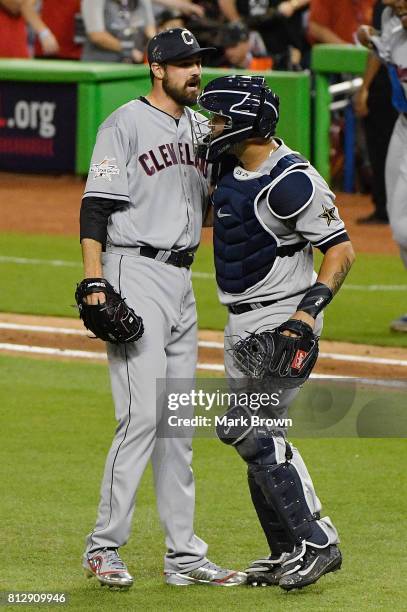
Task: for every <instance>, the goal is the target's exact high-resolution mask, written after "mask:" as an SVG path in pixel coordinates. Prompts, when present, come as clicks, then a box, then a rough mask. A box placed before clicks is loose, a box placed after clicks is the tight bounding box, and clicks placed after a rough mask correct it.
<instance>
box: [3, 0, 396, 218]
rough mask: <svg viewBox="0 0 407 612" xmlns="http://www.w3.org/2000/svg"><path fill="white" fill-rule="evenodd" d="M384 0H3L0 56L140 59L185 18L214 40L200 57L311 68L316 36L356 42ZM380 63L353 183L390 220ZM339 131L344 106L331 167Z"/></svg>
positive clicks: (364, 95) (364, 111)
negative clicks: (209, 53) (213, 49)
mask: <svg viewBox="0 0 407 612" xmlns="http://www.w3.org/2000/svg"><path fill="white" fill-rule="evenodd" d="M388 4H390V5H391V4H392V0H0V57H8V58H29V57H35V58H54V59H55V58H59V59H69V60H84V61H94V62H95V61H100V62H124V63H133V64H142V63H146V61H147V59H146V46H147V43H148V41H149V39H150V38H152V37H153V36H154V35H155V34H156V33H157V32H159V31H162V30H165V29H170V28H172V27H186V28H188V29H189V30H191V31H192V32H193V33H194V34H195V36H196V37H197V39H198V41H199V42H200V44H201V46H204V47H206V46H211V47H212V46H214V47H216V48H217V51H216V52H214V53H213V54H212V56H209V59H208V60H205V61H206V65H209V66H212V67H219V68H237V69H249V70H251V71H255V70H259V71H265V70H270V69H272V70H290V71H299V70H304V69H308V68H309V67H310V56H311V53H310V51H311V47H312V45H313V44H315V43H334V44H358V42H357V36H356V33H357V30H358V28H359V26H360V25H361V24H371V25H374V26H375V27H376V28H377V29H380V20H381V13H382V10H383V9H384V7H385V5H388ZM376 72H377V74H376V75H375V77H374V78H373V79H371V78H370V77H369V78H368V79H366V78H365V79H364V83H363V86H362V88H361V89H360V91H359V92H358V93H357V94H356V96H355V100H354V108H355V112H356V114H357V115H358V116H359V118H360V124H359V125H360V128H359V133H358V139H357V140H358V147H359V151H361V154H360V155H359V158H360V159H361V162H360V164H359V166H360V168H359V170H360V172H359V175H360V180H359V184H358V185H357V188H358V190H359V191H362V192H363V191H364V192H371V193H372V200H373V203H374V206H375V210H374V213H373V214H372V215H370V216H369V217H368V218H366V219H362V220H361V222H367V223H371V222H373V223H386V222H387V213H386V192H385V185H384V163H385V157H386V152H387V147H388V142H389V139H390V135H391V132H392V129H393V125H394V122H395V120H396V117H397V112H396V111H395V110H394V108H393V107H392V105H391V88H390V83H389V78H388V75H387V71H386V69H385V68H384V67H381V68H380V62H378V66H377V70H376ZM345 77H346V75H345ZM378 118H380V121H379V120H378ZM336 133H339V134H340V138H339V141H342V140H343V138H342V134H343V115H342V116H341V115H339V116H338V115H336V116H335V115H333V117H332V127H331V134H332V135H333V136H332V139H331V148H332V151H333V153H332V154H331V166H332V168H334V166H335V164H336V162H335V159H336V158H337V155H336V153H337V151H339V158H340V164H339V167H343V147H342V142H340V143H339V147H337V146H336V144H335V139H336V140H338V139H337V138H336V135H335V134H336ZM332 174H333V176H335V172H332ZM366 177H367V178H366ZM365 179H366V180H365Z"/></svg>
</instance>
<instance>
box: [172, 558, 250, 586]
mask: <svg viewBox="0 0 407 612" xmlns="http://www.w3.org/2000/svg"><path fill="white" fill-rule="evenodd" d="M165 580H166V583H167V584H171V585H174V586H190V585H192V584H208V585H210V586H223V587H231V586H238V585H240V584H245V582H246V574H245V573H244V572H235V571H233V570H229V569H224V568H223V567H219V565H216V564H215V563H212V562H211V561H207V562H206V563H204V564H203V565H201V566H200V567H197V568H196V569H193V570H191V571H190V572H185V573H177V574H166V576H165Z"/></svg>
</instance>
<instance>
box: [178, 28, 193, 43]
mask: <svg viewBox="0 0 407 612" xmlns="http://www.w3.org/2000/svg"><path fill="white" fill-rule="evenodd" d="M181 36H182V40H183V41H184V43H185V44H186V45H193V44H194V42H195V39H194V35H193V34H192V32H190V31H189V30H182V32H181Z"/></svg>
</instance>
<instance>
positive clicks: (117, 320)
mask: <svg viewBox="0 0 407 612" xmlns="http://www.w3.org/2000/svg"><path fill="white" fill-rule="evenodd" d="M99 292H100V293H104V294H105V297H106V302H105V303H104V304H96V305H95V306H93V305H89V304H87V303H86V301H85V298H86V296H87V295H90V294H91V293H99ZM75 300H76V303H77V304H78V309H79V316H80V318H81V319H82V321H83V323H84V325H85V327H86V328H87V329H89V330H90V331H91V332H92V333H93V334H95V336H96V337H97V338H100V339H101V340H105V341H106V342H113V343H114V344H120V343H122V342H135V341H136V340H138V339H139V338H141V336H142V335H143V332H144V326H143V319H142V318H141V317H139V316H137V315H136V313H135V312H134V310H133V309H132V308H130V307H129V306H127V304H126V302H125V299H124V298H123V297H122V296H121V295H120V293H117V291H115V290H114V289H113V287H112V285H111V284H110V283H108V281H107V280H105V279H104V278H85V279H84V280H83V281H82V282H80V283H79V285H77V287H76V291H75Z"/></svg>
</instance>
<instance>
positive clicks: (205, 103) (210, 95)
mask: <svg viewBox="0 0 407 612" xmlns="http://www.w3.org/2000/svg"><path fill="white" fill-rule="evenodd" d="M198 104H199V106H200V107H201V109H202V110H203V111H204V112H205V111H206V113H209V119H207V120H198V118H197V117H195V118H194V119H193V136H194V144H195V147H196V153H197V155H199V156H200V157H203V158H205V159H206V160H207V161H209V162H213V161H215V160H216V159H218V158H219V157H220V156H221V155H223V154H224V153H227V152H228V151H229V149H230V148H231V146H232V145H233V144H235V143H238V142H242V141H243V140H246V139H247V138H255V137H261V138H266V139H267V138H271V137H272V136H273V135H274V133H275V129H276V125H277V122H278V119H279V98H278V96H277V95H276V94H274V93H273V92H272V91H271V89H270V88H269V87H268V86H267V84H266V81H265V78H264V77H262V76H243V75H234V76H223V77H219V78H217V79H214V80H213V81H211V82H210V83H208V85H207V86H206V87H205V88H204V89H203V91H202V93H201V95H200V96H199V98H198ZM214 115H221V116H222V117H224V118H225V119H226V122H225V125H224V127H223V130H222V131H221V133H219V130H218V131H217V130H216V129H215V128H216V126H215V125H214V123H213V121H212V117H213V116H214Z"/></svg>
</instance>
